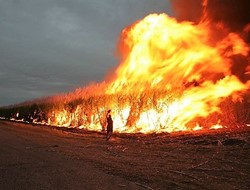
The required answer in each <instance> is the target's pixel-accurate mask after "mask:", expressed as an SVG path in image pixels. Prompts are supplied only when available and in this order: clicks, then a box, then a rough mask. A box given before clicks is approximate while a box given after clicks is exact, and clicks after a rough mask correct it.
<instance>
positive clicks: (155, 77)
mask: <svg viewBox="0 0 250 190" xmlns="http://www.w3.org/2000/svg"><path fill="white" fill-rule="evenodd" d="M216 27H219V28H217V29H218V31H220V30H221V27H222V26H221V25H220V26H218V25H213V24H211V23H210V22H209V19H208V18H206V17H203V18H202V22H200V23H199V24H194V23H191V22H177V20H176V19H175V18H171V17H169V16H168V15H167V14H151V15H148V16H146V17H145V18H144V19H142V20H140V21H138V22H136V23H135V24H133V25H132V26H130V27H128V28H125V29H124V30H123V31H122V34H121V42H122V43H121V46H120V51H121V57H122V61H121V64H120V65H119V67H118V68H117V69H116V71H115V76H114V78H113V79H112V80H111V81H109V82H106V83H103V84H102V85H101V86H102V87H101V88H100V89H99V90H98V88H96V89H94V88H93V89H92V90H93V91H95V92H98V95H96V98H95V99H89V103H91V105H92V103H93V102H98V103H95V104H98V108H96V110H92V111H91V113H87V114H84V116H81V114H82V113H84V108H83V106H81V105H78V106H77V108H76V109H75V110H74V111H71V112H69V111H67V110H61V111H54V112H53V114H52V115H53V116H54V117H55V119H54V120H53V121H52V120H50V122H49V124H52V125H60V126H70V125H72V123H74V122H75V123H79V120H86V121H88V124H87V125H81V126H80V128H84V129H88V130H96V131H101V130H103V128H104V125H105V111H106V110H107V108H109V109H112V116H113V119H114V131H116V132H127V133H136V132H141V133H161V132H174V131H196V130H203V129H204V128H206V129H219V128H223V126H222V125H220V124H219V122H220V120H219V119H218V120H213V123H211V122H210V123H209V126H206V127H205V126H202V125H201V124H200V123H199V119H201V118H203V119H206V118H208V117H209V116H211V114H214V113H218V114H220V113H221V109H220V106H219V105H220V103H221V102H223V101H224V100H225V99H226V98H228V97H233V99H234V100H237V98H238V97H239V94H240V93H243V92H244V91H245V90H247V89H249V86H250V85H249V83H250V82H249V81H248V82H246V83H243V82H242V81H240V80H239V79H238V78H237V76H235V75H233V73H232V72H231V66H232V59H231V57H232V56H238V55H240V56H248V53H249V47H248V45H247V44H246V43H245V42H244V41H243V40H242V39H241V37H240V36H239V35H238V34H236V33H226V34H225V35H224V37H222V38H220V39H216V40H214V39H213V36H214V35H215V34H216V33H215V32H214V28H216ZM223 32H224V33H225V31H223ZM92 90H91V87H89V88H88V91H92ZM100 94H103V95H106V96H110V97H113V98H115V100H111V101H105V99H104V100H102V101H97V100H98V98H100V97H101V95H100ZM88 106H90V105H88ZM90 110H91V109H90ZM79 115H80V117H79ZM73 125H74V124H73Z"/></svg>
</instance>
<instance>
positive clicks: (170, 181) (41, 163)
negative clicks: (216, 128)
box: [0, 121, 250, 190]
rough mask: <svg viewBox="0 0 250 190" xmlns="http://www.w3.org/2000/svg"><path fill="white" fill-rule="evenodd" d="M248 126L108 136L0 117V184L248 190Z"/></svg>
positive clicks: (3, 186)
mask: <svg viewBox="0 0 250 190" xmlns="http://www.w3.org/2000/svg"><path fill="white" fill-rule="evenodd" d="M249 134H250V132H249V130H244V131H241V132H234V133H228V132H227V133H225V132H223V133H216V134H207V135H200V134H185V135H180V134H178V135H176V134H174V135H173V134H172V135H169V134H164V135H139V134H137V135H124V134H119V135H118V134H117V135H114V136H113V137H112V139H111V141H106V140H105V137H104V135H103V134H101V133H91V132H84V131H82V132H80V133H79V131H78V133H75V131H71V130H58V129H56V128H49V127H44V126H34V125H27V124H20V123H15V122H6V121H0V184H1V185H0V189H4V190H5V189H90V190H91V189H98V190H99V189H103V190H106V189H107V190H112V189H121V190H123V189H132V190H133V189H209V190H210V189H211V190H212V189H239V190H244V189H249V187H250V183H249V178H250V162H249V161H250V158H249V155H250V146H249V142H250V141H249Z"/></svg>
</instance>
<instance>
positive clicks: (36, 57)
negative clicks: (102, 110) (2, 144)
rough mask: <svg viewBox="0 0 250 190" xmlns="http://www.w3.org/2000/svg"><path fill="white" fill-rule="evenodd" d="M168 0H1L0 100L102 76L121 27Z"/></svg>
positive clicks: (113, 60) (112, 62)
mask: <svg viewBox="0 0 250 190" xmlns="http://www.w3.org/2000/svg"><path fill="white" fill-rule="evenodd" d="M163 12H164V13H167V14H169V15H170V16H171V15H172V11H171V6H170V3H169V1H168V0H0V106H5V105H11V104H16V103H21V102H23V101H27V100H32V99H36V98H40V97H46V96H51V95H56V94H59V93H65V92H70V91H73V90H75V89H76V88H81V87H84V86H86V85H88V84H89V83H91V82H100V81H103V80H104V79H105V76H106V74H107V73H108V72H110V71H111V70H112V69H113V68H114V67H115V66H117V65H118V64H119V62H118V59H117V57H116V56H115V51H116V46H117V41H118V38H119V35H120V33H121V31H122V30H123V29H124V28H125V27H126V26H128V25H131V24H132V23H134V22H135V21H137V20H139V19H142V18H143V17H145V16H146V15H148V14H150V13H163Z"/></svg>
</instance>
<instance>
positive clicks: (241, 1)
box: [171, 0, 250, 31]
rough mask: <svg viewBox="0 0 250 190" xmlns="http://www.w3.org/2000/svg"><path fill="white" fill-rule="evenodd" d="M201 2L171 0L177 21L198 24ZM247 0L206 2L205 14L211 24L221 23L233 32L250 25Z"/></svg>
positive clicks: (249, 5) (200, 0) (249, 6)
mask: <svg viewBox="0 0 250 190" xmlns="http://www.w3.org/2000/svg"><path fill="white" fill-rule="evenodd" d="M202 2H203V1H202V0H171V3H172V7H173V9H174V12H175V16H176V18H177V19H178V20H180V21H183V20H188V21H193V22H198V21H199V20H200V18H201V17H202ZM249 8H250V1H249V0H208V5H207V13H208V16H209V18H210V19H211V20H212V21H213V22H222V23H224V24H225V25H226V26H227V27H228V28H230V29H231V30H234V31H239V30H242V29H243V28H244V27H245V26H246V25H247V24H248V23H250V12H249Z"/></svg>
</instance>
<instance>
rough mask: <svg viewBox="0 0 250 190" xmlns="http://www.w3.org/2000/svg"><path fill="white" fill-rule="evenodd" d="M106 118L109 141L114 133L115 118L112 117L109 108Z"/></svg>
mask: <svg viewBox="0 0 250 190" xmlns="http://www.w3.org/2000/svg"><path fill="white" fill-rule="evenodd" d="M106 119H107V136H106V139H107V141H108V140H109V139H110V137H111V135H112V133H113V120H112V117H111V110H108V113H107V115H106Z"/></svg>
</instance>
